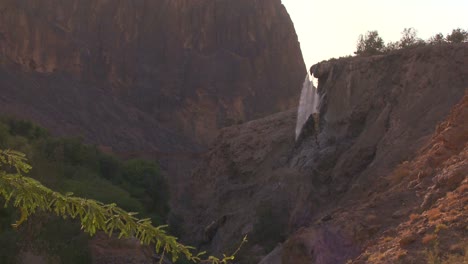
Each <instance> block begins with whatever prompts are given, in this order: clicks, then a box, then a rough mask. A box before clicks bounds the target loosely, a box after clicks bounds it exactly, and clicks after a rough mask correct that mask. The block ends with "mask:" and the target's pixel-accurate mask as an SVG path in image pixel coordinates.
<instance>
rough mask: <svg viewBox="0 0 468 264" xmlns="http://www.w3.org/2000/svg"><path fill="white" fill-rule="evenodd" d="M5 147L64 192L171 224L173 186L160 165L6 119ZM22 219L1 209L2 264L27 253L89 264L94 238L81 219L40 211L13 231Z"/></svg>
mask: <svg viewBox="0 0 468 264" xmlns="http://www.w3.org/2000/svg"><path fill="white" fill-rule="evenodd" d="M0 149H15V150H18V151H20V152H23V153H26V154H27V156H28V157H29V158H30V163H31V165H32V167H33V168H34V169H32V170H31V171H30V174H29V175H30V176H31V177H32V178H33V179H35V180H38V181H40V182H42V183H43V184H44V185H45V186H47V187H50V188H52V189H54V190H57V191H59V192H60V193H67V192H71V193H74V194H75V195H77V196H80V197H83V198H87V199H95V200H99V201H101V202H103V203H116V204H118V205H119V206H120V207H122V208H123V209H125V210H128V211H130V212H140V213H141V215H142V216H143V217H149V218H151V220H152V221H153V222H154V223H156V224H163V223H164V222H165V218H166V216H167V213H168V211H169V208H168V197H169V194H168V188H167V184H166V182H165V180H164V178H163V177H162V175H161V173H160V170H159V168H158V165H157V164H155V163H154V162H150V161H146V160H140V159H132V160H128V161H121V160H119V159H118V158H117V157H114V156H112V155H109V154H104V153H102V152H100V151H99V150H98V149H97V148H96V147H95V146H89V145H84V144H82V143H81V142H80V140H79V139H56V138H53V137H51V136H50V135H49V134H48V132H47V131H46V130H44V129H43V128H41V127H38V126H35V125H33V124H32V123H30V122H28V121H22V120H16V119H12V118H1V119H0ZM154 190H157V191H154ZM18 217H19V216H18V212H17V211H15V210H12V209H11V208H1V209H0V262H1V263H15V262H16V260H15V258H16V256H17V255H18V254H17V253H18V252H20V251H21V250H33V251H37V252H47V253H48V254H51V255H55V256H54V257H56V258H60V260H61V262H64V263H89V260H90V259H89V258H90V257H89V252H88V250H87V248H88V246H87V242H88V239H89V238H88V236H87V235H86V234H83V233H82V232H81V231H80V224H79V223H78V222H77V221H66V222H64V221H62V220H61V219H59V218H57V217H54V216H51V215H49V214H45V213H38V214H36V215H35V216H33V220H32V221H31V222H33V223H27V224H24V225H22V226H21V227H20V228H18V230H12V229H11V226H10V225H11V224H12V223H13V222H14V221H15V220H16V219H17V218H18Z"/></svg>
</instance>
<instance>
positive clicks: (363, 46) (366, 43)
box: [354, 30, 385, 55]
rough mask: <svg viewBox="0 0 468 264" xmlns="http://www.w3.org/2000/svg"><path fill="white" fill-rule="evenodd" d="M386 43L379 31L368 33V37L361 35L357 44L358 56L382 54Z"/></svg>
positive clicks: (356, 52)
mask: <svg viewBox="0 0 468 264" xmlns="http://www.w3.org/2000/svg"><path fill="white" fill-rule="evenodd" d="M384 46H385V45H384V41H383V39H382V38H381V37H380V36H379V33H378V32H377V30H373V31H367V33H366V35H360V36H359V39H358V43H357V50H356V51H355V52H354V53H355V54H357V55H376V54H380V53H382V51H383V49H384Z"/></svg>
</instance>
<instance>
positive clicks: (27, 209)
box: [0, 150, 246, 264]
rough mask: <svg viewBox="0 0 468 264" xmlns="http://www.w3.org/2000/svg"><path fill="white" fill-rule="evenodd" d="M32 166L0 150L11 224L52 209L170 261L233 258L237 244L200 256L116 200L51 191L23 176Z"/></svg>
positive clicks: (0, 186) (218, 263)
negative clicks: (15, 213) (14, 211)
mask: <svg viewBox="0 0 468 264" xmlns="http://www.w3.org/2000/svg"><path fill="white" fill-rule="evenodd" d="M31 168H32V167H31V166H30V165H29V164H28V163H27V159H26V156H25V155H24V154H23V153H20V152H17V151H13V150H0V196H1V197H3V198H4V199H5V207H7V206H8V205H9V204H12V205H13V206H14V207H16V208H18V209H19V211H20V212H21V216H20V219H18V221H17V222H16V223H15V224H13V226H14V227H18V226H20V225H21V224H22V223H23V222H25V221H26V220H27V219H28V218H29V216H31V215H33V214H34V213H36V212H37V211H45V212H50V213H53V214H55V215H57V216H60V217H62V218H64V219H67V218H72V219H79V221H80V222H81V229H82V230H84V232H86V233H88V234H89V235H91V236H93V235H94V234H96V232H97V231H103V232H104V233H106V234H107V235H109V236H112V235H113V234H114V233H118V237H119V238H128V237H135V238H136V239H138V240H139V241H140V242H141V244H143V245H155V249H156V252H157V253H159V254H163V255H165V254H170V255H171V256H172V261H173V262H174V261H176V260H177V259H178V258H179V257H180V256H181V255H183V256H185V257H186V258H187V259H188V260H190V261H192V262H194V263H199V262H203V263H213V264H226V263H228V261H230V260H234V257H235V255H236V254H237V253H238V252H239V249H240V247H241V246H242V245H243V244H244V243H245V242H246V238H244V240H243V241H242V243H241V244H240V246H239V248H238V249H237V250H236V251H235V252H234V253H233V254H232V255H230V256H226V255H224V256H223V258H222V259H219V258H216V257H213V256H209V257H208V259H205V260H202V255H204V254H205V252H200V253H197V252H195V248H194V247H190V246H186V245H183V244H181V243H179V242H178V241H177V238H176V237H174V236H171V235H169V234H167V232H166V230H165V228H166V227H167V226H157V227H155V226H153V225H152V222H151V220H150V219H149V218H146V219H138V218H137V217H136V216H135V215H136V214H137V213H132V212H126V211H125V210H123V209H121V208H119V207H117V205H116V204H103V203H101V202H98V201H95V200H91V199H84V198H80V197H75V196H73V194H72V193H67V194H65V195H63V194H61V193H58V192H55V191H52V190H51V189H49V188H47V187H45V186H44V185H42V184H41V183H40V182H39V181H37V180H35V179H33V178H30V177H26V176H24V175H23V173H27V172H29V170H30V169H31Z"/></svg>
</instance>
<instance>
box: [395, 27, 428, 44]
mask: <svg viewBox="0 0 468 264" xmlns="http://www.w3.org/2000/svg"><path fill="white" fill-rule="evenodd" d="M401 35H402V36H401V39H400V42H399V45H400V48H402V49H404V48H409V47H415V46H419V45H424V41H423V40H422V39H420V38H418V31H417V30H416V29H414V28H405V29H403V32H401Z"/></svg>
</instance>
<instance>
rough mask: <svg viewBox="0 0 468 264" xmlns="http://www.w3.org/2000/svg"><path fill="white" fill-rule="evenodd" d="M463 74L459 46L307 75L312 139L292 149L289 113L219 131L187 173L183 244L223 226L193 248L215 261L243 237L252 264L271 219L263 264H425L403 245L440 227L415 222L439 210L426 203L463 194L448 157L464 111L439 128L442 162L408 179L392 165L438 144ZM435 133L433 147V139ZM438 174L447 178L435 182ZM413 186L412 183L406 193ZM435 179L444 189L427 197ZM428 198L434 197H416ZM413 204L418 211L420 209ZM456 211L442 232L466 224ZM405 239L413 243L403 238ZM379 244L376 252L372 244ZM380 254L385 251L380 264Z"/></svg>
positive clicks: (435, 160)
mask: <svg viewBox="0 0 468 264" xmlns="http://www.w3.org/2000/svg"><path fill="white" fill-rule="evenodd" d="M466 65H468V44H460V45H446V46H428V47H422V48H418V49H407V50H401V51H397V52H394V53H391V54H388V55H384V56H373V57H354V58H348V59H342V60H333V61H329V62H324V63H321V64H320V65H318V66H316V67H315V68H314V71H315V74H316V77H318V78H319V86H318V91H319V94H320V95H321V105H320V125H319V132H318V134H317V131H316V130H311V132H310V133H314V134H313V135H312V134H310V135H303V136H302V139H301V141H299V142H296V143H294V140H293V137H294V124H293V122H292V120H294V114H293V113H292V112H289V113H288V112H285V113H282V114H277V115H275V116H271V117H268V118H267V119H262V120H257V121H253V122H249V123H247V124H243V125H241V126H235V127H232V128H228V129H225V130H223V133H222V134H221V136H220V137H219V138H218V139H217V140H216V143H215V145H214V147H213V149H212V150H211V151H210V153H208V155H207V156H205V160H204V162H203V164H201V166H200V168H199V169H198V171H197V173H195V175H194V179H193V183H192V185H191V191H192V196H191V197H190V198H189V199H187V200H190V201H192V206H191V207H190V211H187V212H192V213H188V214H187V215H186V219H192V220H193V221H191V222H190V223H187V224H186V226H187V230H192V231H194V232H193V233H192V237H193V238H195V241H199V242H200V241H202V238H201V235H202V232H203V227H204V226H206V225H207V224H208V223H209V221H212V220H213V219H218V218H219V217H221V216H227V218H226V221H225V223H224V224H223V226H222V227H220V228H219V229H218V230H217V233H216V234H215V235H214V236H213V237H212V240H211V241H205V242H204V243H200V245H202V247H206V248H208V249H211V250H213V251H214V252H221V251H223V249H226V248H230V247H231V246H232V245H233V244H235V243H236V242H237V241H240V239H241V238H242V236H243V235H245V234H250V238H251V240H252V242H251V244H250V245H248V246H247V247H248V249H246V251H245V255H244V256H248V257H247V258H246V259H244V262H245V263H251V262H248V261H255V260H257V261H259V260H260V257H259V256H261V255H262V254H263V255H266V254H267V253H268V251H269V250H271V249H272V248H271V247H270V248H265V245H266V244H269V243H271V241H269V239H270V238H271V237H263V238H264V240H263V241H258V238H256V236H264V233H263V232H259V230H260V229H262V226H261V225H262V223H263V225H268V224H271V223H274V221H276V220H277V219H283V220H282V223H286V224H285V225H284V226H280V228H277V227H275V229H274V230H271V229H270V232H271V233H275V232H286V233H289V234H291V235H292V236H290V238H289V239H288V240H287V242H286V243H285V244H283V246H282V247H281V249H278V248H277V249H275V251H274V253H272V254H271V255H269V256H268V258H269V261H273V262H274V261H278V258H280V257H281V258H282V263H284V264H289V263H295V264H298V263H345V262H346V261H347V260H353V259H355V258H357V259H356V261H357V262H358V263H361V262H366V261H370V260H369V258H370V257H372V258H373V259H374V260H377V259H381V260H382V261H383V262H382V263H386V262H385V261H388V262H389V263H393V262H394V261H395V258H401V259H404V258H405V256H406V255H405V254H407V257H408V258H407V260H408V261H416V262H414V263H419V262H417V261H420V262H421V263H425V261H426V259H425V258H423V252H424V250H423V249H421V248H419V249H417V248H412V247H411V246H408V245H409V244H411V242H413V241H419V242H418V243H420V241H421V239H422V238H423V236H424V235H423V233H424V232H428V233H432V232H433V230H432V229H433V228H435V226H436V225H437V223H442V221H443V220H440V217H441V216H440V214H438V216H437V217H439V218H437V219H438V220H437V221H439V222H437V221H436V220H435V219H436V218H435V217H432V220H431V221H432V223H433V224H431V225H429V226H428V225H426V224H424V223H427V222H424V215H425V214H426V213H424V211H425V210H427V209H430V208H433V207H436V208H439V210H440V207H441V206H442V205H437V204H439V203H440V204H442V203H443V201H439V202H437V203H435V201H437V198H439V197H444V196H445V195H446V194H448V193H447V192H452V191H455V190H457V188H458V189H459V190H458V191H455V192H454V193H453V194H451V195H449V196H450V197H452V198H453V197H454V196H457V197H458V196H460V195H461V193H462V191H463V188H465V187H463V186H465V185H466V184H465V183H463V184H462V181H463V179H466V175H464V174H463V173H461V174H460V171H459V170H460V168H465V167H466V159H465V160H463V156H457V155H461V154H459V151H460V150H463V146H466V144H467V142H466V140H467V138H466V121H463V120H464V118H465V115H464V114H463V115H462V114H460V113H465V112H466V102H465V103H463V104H462V105H461V106H458V109H459V108H461V109H462V110H458V112H456V113H458V116H457V117H453V118H451V119H450V120H456V121H453V122H452V123H450V122H451V121H448V122H449V127H450V126H453V130H452V131H453V133H452V132H447V133H446V134H445V135H447V136H448V138H446V140H447V141H448V142H446V143H443V144H444V146H443V149H442V150H440V151H441V153H440V155H442V156H437V155H439V154H437V155H436V154H434V155H435V156H434V157H432V158H427V162H425V163H424V162H423V163H424V164H425V165H421V166H419V167H417V166H415V167H414V168H415V171H413V170H412V169H406V170H405V169H401V166H403V167H404V166H406V165H404V164H407V162H408V161H412V160H414V159H416V160H418V159H417V157H418V155H421V153H424V152H421V151H424V149H423V150H422V148H423V147H424V146H427V147H426V149H431V146H432V145H433V144H439V143H437V142H439V141H440V140H436V141H430V139H431V136H432V135H433V134H434V131H435V130H436V127H437V125H438V124H439V123H441V122H442V121H444V120H445V119H446V118H447V116H449V114H450V111H451V109H452V108H453V107H454V106H455V105H456V104H457V103H459V102H460V100H462V97H463V95H464V94H465V92H466V91H467V89H468V79H467V78H466V76H468V67H466ZM465 100H466V99H465ZM287 120H291V122H286V121H287ZM446 126H447V125H443V126H442V127H441V128H439V129H438V130H437V131H439V130H445V128H443V127H446ZM455 131H457V132H455ZM438 133H439V132H437V134H436V136H434V137H436V138H444V136H442V135H438ZM462 135H465V136H462ZM452 141H453V142H452ZM440 142H445V141H443V140H442V141H440ZM454 142H457V143H456V144H455V143H454ZM457 144H458V147H456V150H454V149H453V147H454V146H455V145H457ZM441 147H442V146H441ZM449 150H450V151H449ZM463 155H464V154H463ZM445 161H447V162H448V163H447V164H446V166H445V165H444V166H442V165H441V164H443V163H444V162H445ZM444 164H445V163H444ZM451 164H452V165H451ZM447 166H452V167H453V168H458V169H456V170H454V171H453V172H450V173H448V172H447V173H445V172H444V171H445V170H446V169H448V168H449V167H447ZM411 168H412V167H411ZM401 170H403V172H401ZM450 170H452V169H450ZM418 171H420V172H421V173H422V174H418V173H419V172H418ZM457 171H459V172H457ZM395 174H396V175H397V176H395ZM445 174H447V176H444V175H445ZM452 174H455V176H453V177H452V176H450V175H452ZM465 174H466V170H465ZM418 175H419V176H418ZM438 175H439V176H438ZM412 181H416V182H414V183H412V185H408V184H409V183H410V182H412ZM439 181H440V182H444V183H443V184H442V183H441V184H442V185H441V186H446V185H447V184H448V183H449V184H448V185H450V187H430V186H431V182H434V183H435V185H437V182H439ZM465 181H466V180H465ZM423 183H424V184H425V185H424V184H423ZM414 186H418V187H416V189H417V190H416V189H414V188H415V187H414ZM460 188H461V189H460ZM429 193H433V194H431V195H430V196H429V198H427V199H425V198H424V196H425V195H426V194H429ZM433 195H436V196H433ZM465 196H466V195H465ZM460 197H461V196H460ZM465 198H466V197H465ZM424 200H428V201H429V202H428V205H423V204H424ZM455 200H456V199H452V200H448V201H447V202H446V203H450V201H452V202H454V201H455ZM266 201H267V202H266ZM459 201H460V202H462V204H461V205H460V206H461V207H460V208H461V209H460V208H458V207H456V208H458V209H456V208H454V210H452V209H448V210H449V211H450V212H451V211H453V212H454V214H453V215H454V218H453V219H455V220H454V221H458V224H454V225H447V226H450V227H449V229H448V230H450V231H447V234H450V232H459V231H457V230H458V229H457V228H458V227H459V226H463V225H466V220H463V215H464V214H466V205H467V204H466V199H465V200H463V199H459ZM434 203H435V204H434ZM265 204H266V205H267V206H268V205H269V206H270V211H271V214H270V215H271V216H270V217H269V219H270V221H271V222H268V221H266V222H265V220H264V219H263V218H264V215H262V213H261V212H262V211H264V210H265V209H264V207H265ZM454 206H455V205H454ZM463 206H464V207H463ZM275 208H281V210H279V211H278V210H276V209H275ZM463 208H465V209H463ZM460 210H462V211H463V210H465V213H463V212H462V213H460ZM412 213H413V214H417V216H414V217H415V219H417V220H412V221H417V223H420V224H421V228H422V229H421V232H422V233H421V234H418V235H416V236H415V235H414V233H411V232H409V231H408V230H407V229H411V228H409V227H408V226H407V225H405V224H404V222H405V221H407V219H408V218H409V217H410V214H412ZM444 214H445V213H444ZM448 214H449V213H447V214H445V215H448ZM284 219H285V220H284ZM447 219H449V218H446V220H447ZM463 221H465V222H463ZM399 224H402V226H401V227H398V228H396V227H397V226H398V225H399ZM270 226H271V225H270ZM452 227H453V228H452ZM411 230H412V229H411ZM262 231H265V229H262ZM412 232H415V233H417V232H418V231H412ZM406 233H411V235H412V236H411V237H409V238H406V236H405V234H406ZM449 236H450V235H449ZM456 237H457V239H458V240H457V243H458V242H460V241H463V235H461V237H462V238H460V235H458V236H456ZM464 237H465V238H464V239H465V241H466V235H465V236H464ZM390 238H391V239H390ZM276 239H277V240H281V239H278V237H276ZM405 239H406V240H405ZM400 240H401V241H402V242H401V243H400V244H401V245H400V244H398V241H400ZM410 240H411V241H410ZM379 241H385V244H378V245H377V243H380V242H379ZM382 243H383V242H382ZM405 243H408V244H405ZM460 243H462V242H460ZM262 247H263V248H262ZM402 247H403V249H401V248H402ZM441 247H442V248H449V247H450V245H448V244H445V245H443V246H442V245H441ZM459 247H461V246H460V245H458V248H459ZM366 249H368V250H369V252H368V253H365V252H366ZM381 249H382V250H383V249H385V250H389V251H388V253H386V254H383V255H379V253H381V252H380V250H381ZM412 250H413V251H412ZM418 250H419V251H418ZM278 251H281V253H278ZM392 252H396V253H398V254H396V255H392V254H393V253H392ZM405 252H406V253H405ZM400 255H401V256H400ZM273 258H274V259H273ZM244 262H242V263H244ZM370 263H374V262H372V261H370ZM379 263H380V262H379ZM408 263H412V262H408Z"/></svg>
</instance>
